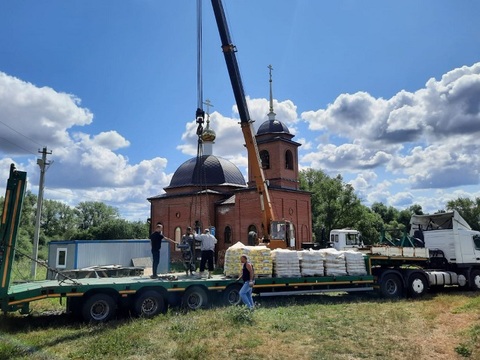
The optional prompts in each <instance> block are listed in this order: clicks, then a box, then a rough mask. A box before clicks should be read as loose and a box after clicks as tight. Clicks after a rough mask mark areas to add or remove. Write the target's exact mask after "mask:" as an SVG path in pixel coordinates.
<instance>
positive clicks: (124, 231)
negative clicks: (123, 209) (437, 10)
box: [91, 219, 148, 240]
mask: <svg viewBox="0 0 480 360" xmlns="http://www.w3.org/2000/svg"><path fill="white" fill-rule="evenodd" d="M91 232H92V235H93V237H94V238H95V239H98V240H115V239H146V238H148V224H147V223H146V222H145V223H141V222H130V221H127V220H124V219H112V220H109V221H106V222H103V223H102V224H100V225H99V226H96V227H94V228H92V231H91Z"/></svg>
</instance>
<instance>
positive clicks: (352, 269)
mask: <svg viewBox="0 0 480 360" xmlns="http://www.w3.org/2000/svg"><path fill="white" fill-rule="evenodd" d="M343 253H344V256H345V262H346V264H347V273H348V275H367V268H366V267H365V259H364V257H363V254H362V253H361V252H358V251H353V250H348V251H344V252H343Z"/></svg>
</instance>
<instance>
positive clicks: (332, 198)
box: [300, 169, 363, 242]
mask: <svg viewBox="0 0 480 360" xmlns="http://www.w3.org/2000/svg"><path fill="white" fill-rule="evenodd" d="M300 189H302V190H306V191H310V192H311V193H312V218H313V234H314V238H315V241H317V242H320V241H321V234H322V231H324V233H325V235H326V236H328V234H329V233H330V231H331V230H332V229H338V228H345V227H355V226H356V225H357V222H358V220H359V219H360V216H361V214H362V213H363V208H362V204H361V203H360V200H359V199H358V197H357V195H356V194H355V190H354V188H353V187H352V186H351V185H350V184H346V183H344V182H343V178H342V177H341V176H340V175H338V176H337V177H335V178H330V177H329V176H328V175H326V174H325V173H324V172H323V171H321V170H313V169H308V170H303V171H301V173H300Z"/></svg>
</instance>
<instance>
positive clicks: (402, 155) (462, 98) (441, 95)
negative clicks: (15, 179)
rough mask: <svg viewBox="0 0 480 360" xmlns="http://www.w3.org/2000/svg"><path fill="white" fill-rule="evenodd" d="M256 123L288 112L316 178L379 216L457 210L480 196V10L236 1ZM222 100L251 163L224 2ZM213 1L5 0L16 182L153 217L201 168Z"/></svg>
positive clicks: (236, 25) (215, 98) (235, 30)
mask: <svg viewBox="0 0 480 360" xmlns="http://www.w3.org/2000/svg"><path fill="white" fill-rule="evenodd" d="M224 6H225V9H226V13H227V19H228V21H229V25H230V31H231V35H232V38H233V41H234V44H235V45H236V46H237V49H238V52H237V59H238V62H239V65H240V70H241V75H242V78H243V83H244V87H245V91H246V94H247V96H248V98H249V107H250V114H251V117H252V119H254V120H255V127H258V126H259V125H260V124H261V123H262V122H263V121H265V120H266V119H267V113H268V94H269V89H268V86H269V83H268V68H267V66H268V65H269V64H272V66H273V68H274V71H273V84H274V85H273V86H274V88H273V93H274V108H275V112H276V114H277V119H279V120H281V121H283V122H284V123H285V124H287V126H288V127H289V128H290V130H291V132H292V133H294V134H295V138H294V140H296V141H298V142H300V143H301V144H302V146H301V147H300V151H299V157H300V166H301V168H302V169H305V168H309V167H312V168H315V169H322V170H324V171H326V172H327V173H328V174H330V175H332V176H334V175H337V174H341V175H342V176H343V177H344V179H345V181H348V182H350V183H351V184H352V185H353V186H354V187H355V189H356V190H357V193H358V195H359V196H360V197H361V199H362V200H363V201H364V203H365V204H366V205H370V204H371V203H373V202H375V201H381V202H383V203H385V204H387V205H393V206H396V207H398V208H400V209H403V208H405V207H408V206H410V205H412V204H414V203H418V204H420V205H422V206H423V208H424V210H425V211H430V212H433V211H436V210H438V209H443V208H444V207H445V204H446V202H447V201H448V200H450V199H455V198H457V197H459V196H468V197H475V196H480V187H479V169H480V156H479V145H478V135H479V134H480V56H479V53H478V49H480V22H479V21H478V15H479V14H480V3H479V2H478V1H473V0H471V1H461V2H459V1H445V0H440V1H438V0H435V1H433V0H432V1H402V2H392V1H389V2H385V1H353V0H348V1H346V0H345V1H344V0H337V1H317V0H301V1H300V0H299V1H293V0H289V1H287V0H275V1H274V0H271V1H269V0H262V1H258V0H257V1H253V0H244V1H233V0H225V1H224ZM203 25H204V28H203V78H204V86H203V92H204V99H207V98H208V99H210V100H211V101H212V103H213V104H214V107H213V108H212V111H211V112H212V114H211V120H212V122H211V126H212V128H213V129H214V130H215V131H216V132H217V140H216V143H215V145H214V153H215V154H216V155H219V156H222V157H224V158H226V159H228V160H230V161H232V162H234V163H235V164H237V166H239V168H240V169H241V170H242V172H244V173H245V174H246V153H245V150H244V147H243V139H242V135H241V130H240V126H239V125H238V114H237V113H236V110H235V104H234V98H233V94H232V90H231V87H230V82H229V79H228V74H227V70H226V66H225V63H224V59H223V55H222V53H221V50H220V39H219V35H218V31H217V29H216V24H215V20H214V17H213V12H212V10H211V4H210V2H209V1H206V0H203ZM196 52H197V46H196V2H195V1H193V0H176V1H173V0H172V1H169V0H163V1H154V0H151V1H148V0H143V1H128V0H124V1H113V0H103V1H90V0H82V1H75V0H72V1H60V0H50V1H42V2H38V1H33V0H23V1H14V0H0V178H2V179H6V178H7V173H8V165H9V164H10V163H11V162H12V161H13V162H15V163H16V164H17V166H18V167H19V168H21V169H24V170H26V171H27V172H28V174H29V181H30V188H31V190H32V191H33V192H34V193H36V192H37V191H38V186H37V184H38V178H39V169H38V166H37V165H36V158H37V157H38V156H39V154H38V153H37V151H38V149H40V148H41V147H43V146H47V147H48V149H49V150H52V151H53V154H52V155H51V156H49V159H51V160H53V161H54V163H53V165H52V166H51V167H50V168H49V169H48V171H47V176H46V191H45V196H46V198H49V199H55V200H61V201H65V202H66V203H68V204H70V205H76V204H77V203H78V202H80V201H91V200H100V201H104V202H106V203H107V204H109V205H111V206H115V207H117V208H118V209H119V210H120V212H121V214H122V215H123V216H125V217H127V218H129V219H132V220H137V219H145V218H146V217H148V213H149V203H148V202H147V201H146V198H147V197H150V196H154V195H157V194H160V193H162V192H163V188H164V187H165V186H168V184H169V181H170V178H171V176H172V175H173V173H174V172H175V170H176V169H177V168H178V167H179V166H180V165H181V164H182V163H183V162H184V161H186V160H188V159H189V158H191V157H192V156H195V151H196V138H195V123H194V114H195V110H196V107H197V84H196Z"/></svg>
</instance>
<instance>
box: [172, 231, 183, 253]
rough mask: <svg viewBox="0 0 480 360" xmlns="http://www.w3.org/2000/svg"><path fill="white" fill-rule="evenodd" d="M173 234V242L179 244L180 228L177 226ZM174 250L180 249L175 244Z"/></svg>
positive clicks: (180, 237)
mask: <svg viewBox="0 0 480 360" xmlns="http://www.w3.org/2000/svg"><path fill="white" fill-rule="evenodd" d="M174 234H175V241H178V242H180V240H181V239H182V228H181V227H180V226H177V227H176V228H175V232H174ZM175 250H176V251H180V249H179V248H178V247H177V244H175Z"/></svg>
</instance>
